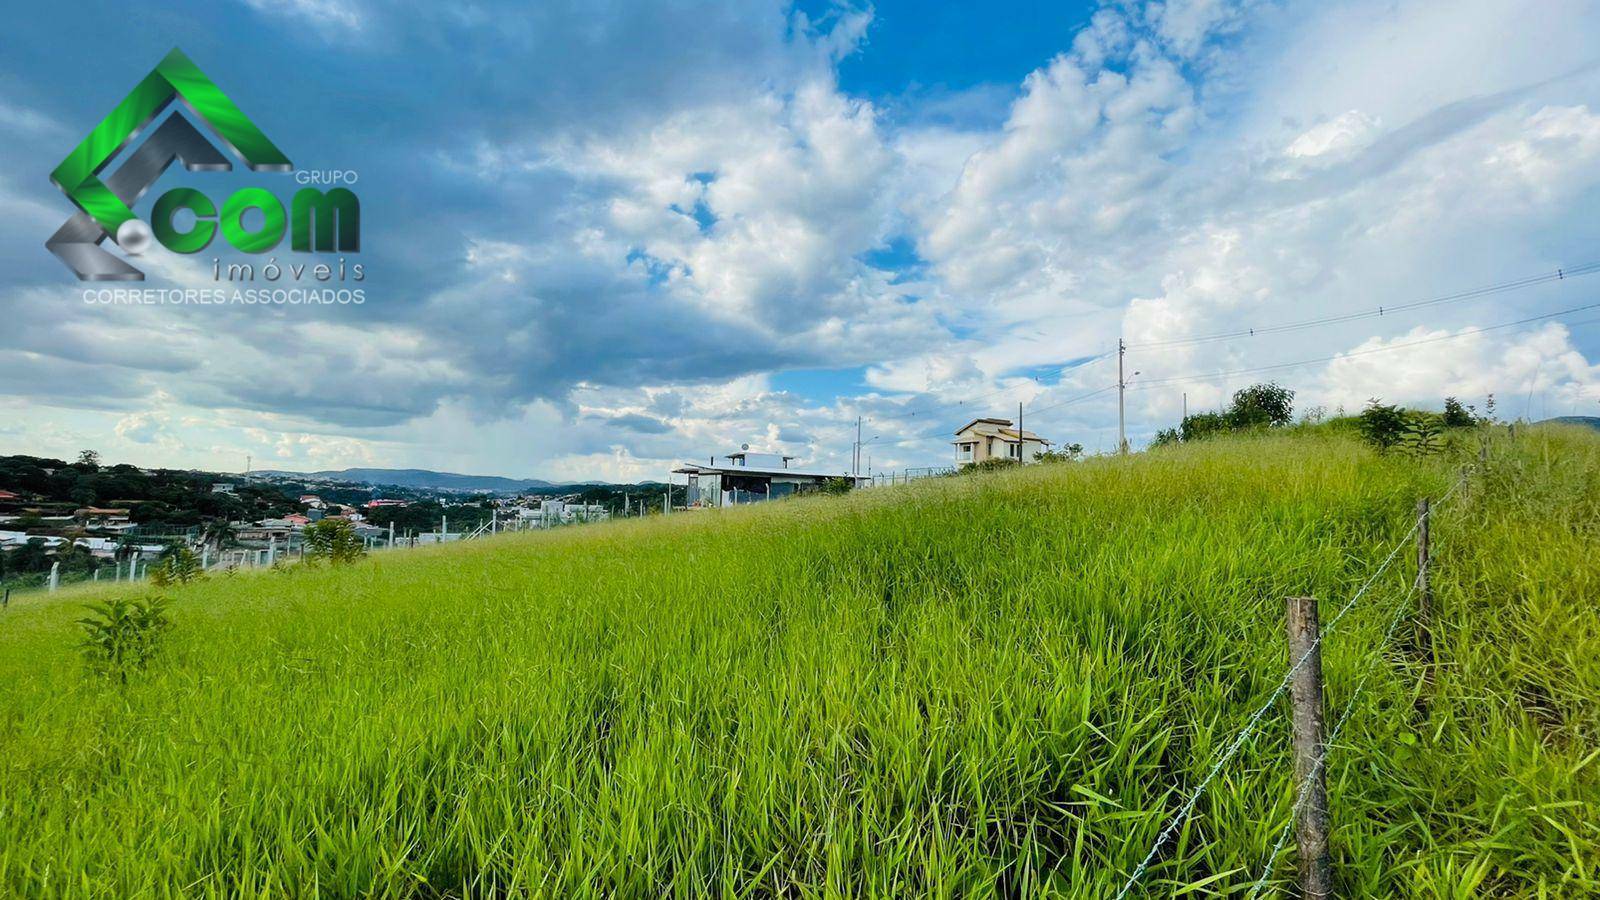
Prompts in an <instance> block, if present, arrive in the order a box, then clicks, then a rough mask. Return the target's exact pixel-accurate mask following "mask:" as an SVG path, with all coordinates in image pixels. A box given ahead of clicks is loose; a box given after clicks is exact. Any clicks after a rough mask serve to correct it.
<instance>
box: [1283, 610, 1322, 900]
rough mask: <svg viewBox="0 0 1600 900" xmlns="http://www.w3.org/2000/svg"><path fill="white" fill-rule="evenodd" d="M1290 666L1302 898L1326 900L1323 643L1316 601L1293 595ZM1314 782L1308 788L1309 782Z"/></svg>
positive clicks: (1297, 832)
mask: <svg viewBox="0 0 1600 900" xmlns="http://www.w3.org/2000/svg"><path fill="white" fill-rule="evenodd" d="M1288 601H1289V617H1288V620H1289V664H1290V665H1291V666H1293V665H1295V664H1296V663H1300V660H1301V659H1302V658H1304V659H1305V662H1304V663H1300V666H1299V668H1298V669H1295V670H1294V678H1293V681H1291V682H1290V686H1289V687H1290V691H1289V697H1290V700H1291V702H1292V705H1293V707H1294V726H1293V732H1292V742H1293V746H1294V776H1295V777H1294V782H1295V793H1294V796H1295V797H1296V798H1297V800H1298V799H1299V798H1301V797H1303V798H1304V799H1305V803H1304V806H1303V807H1302V808H1301V810H1300V815H1299V818H1298V819H1297V820H1296V822H1295V844H1296V846H1297V847H1298V848H1299V862H1300V896H1302V897H1307V898H1311V900H1324V898H1326V897H1328V896H1329V892H1330V890H1331V884H1330V881H1331V879H1330V877H1329V868H1328V779H1327V772H1326V770H1325V767H1324V766H1323V765H1322V756H1323V754H1324V753H1325V752H1326V749H1327V748H1325V747H1324V746H1323V744H1322V741H1323V716H1322V642H1321V641H1320V640H1319V639H1318V635H1319V634H1320V625H1319V624H1318V622H1317V598H1315V597H1290V598H1288ZM1308 781H1309V782H1310V783H1309V784H1308V783H1307V782H1308Z"/></svg>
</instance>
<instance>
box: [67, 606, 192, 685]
mask: <svg viewBox="0 0 1600 900" xmlns="http://www.w3.org/2000/svg"><path fill="white" fill-rule="evenodd" d="M87 608H88V609H89V611H90V612H91V613H92V615H90V616H87V617H85V618H82V619H79V620H78V624H79V625H81V626H82V627H83V632H84V640H83V643H82V644H81V645H80V646H81V647H82V649H83V655H84V659H85V660H86V661H87V662H88V663H89V667H90V668H91V669H92V670H94V671H96V672H98V673H100V674H102V675H107V676H114V677H116V678H118V679H120V680H121V681H122V682H124V683H126V682H127V680H128V674H129V673H130V672H136V671H142V670H143V669H144V668H145V667H146V666H147V665H148V664H149V662H150V660H151V658H152V657H154V656H155V655H156V651H157V650H159V649H160V647H161V639H162V637H163V636H165V635H166V633H167V632H168V631H170V630H172V621H171V620H170V619H168V618H167V601H166V599H165V598H162V597H146V598H145V599H143V600H129V599H127V598H124V597H118V598H116V599H113V600H105V601H102V602H99V603H91V604H89V605H88V607H87Z"/></svg>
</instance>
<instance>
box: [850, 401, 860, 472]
mask: <svg viewBox="0 0 1600 900" xmlns="http://www.w3.org/2000/svg"><path fill="white" fill-rule="evenodd" d="M850 474H852V475H854V476H855V477H857V478H860V477H861V417H860V416H856V452H855V453H854V454H853V455H852V457H851V459H850Z"/></svg>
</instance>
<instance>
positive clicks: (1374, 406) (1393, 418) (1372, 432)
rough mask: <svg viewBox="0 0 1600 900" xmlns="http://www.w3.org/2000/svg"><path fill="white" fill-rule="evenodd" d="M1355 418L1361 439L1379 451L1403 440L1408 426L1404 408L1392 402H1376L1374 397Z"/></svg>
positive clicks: (1383, 450)
mask: <svg viewBox="0 0 1600 900" xmlns="http://www.w3.org/2000/svg"><path fill="white" fill-rule="evenodd" d="M1356 420H1357V428H1358V429H1359V430H1360V432H1361V439H1362V440H1364V441H1366V442H1367V443H1368V444H1370V445H1371V446H1373V447H1376V448H1377V449H1378V452H1380V453H1382V452H1386V451H1387V450H1389V448H1391V447H1394V446H1395V445H1397V444H1399V443H1400V442H1401V441H1403V440H1405V438H1406V432H1407V430H1408V428H1409V426H1410V423H1409V422H1408V421H1407V420H1406V414H1405V411H1404V410H1402V409H1401V408H1400V407H1398V406H1395V405H1393V404H1390V405H1387V406H1386V405H1384V404H1382V403H1380V402H1378V398H1376V397H1374V398H1372V400H1370V401H1369V402H1368V403H1367V408H1366V409H1364V410H1362V411H1361V415H1360V416H1358V417H1357V419H1356Z"/></svg>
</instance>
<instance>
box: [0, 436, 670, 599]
mask: <svg viewBox="0 0 1600 900" xmlns="http://www.w3.org/2000/svg"><path fill="white" fill-rule="evenodd" d="M352 471H353V472H356V473H359V477H360V478H362V479H363V480H354V479H352V478H350V477H346V476H343V474H342V473H310V474H306V473H293V472H280V471H266V472H250V473H245V474H229V473H217V472H206V471H197V470H181V469H151V468H141V467H138V466H132V465H127V464H110V465H108V464H104V463H102V461H101V459H100V456H99V454H97V453H95V452H94V451H91V450H86V451H84V452H82V453H80V454H79V455H78V457H77V459H75V460H72V461H70V462H69V461H66V460H60V459H51V458H45V457H34V456H3V457H0V583H3V584H4V585H5V586H6V587H49V586H56V585H60V584H64V583H71V582H80V581H103V580H128V579H134V578H142V577H144V576H145V574H146V572H147V567H148V566H150V565H151V564H153V563H155V562H156V561H157V560H158V559H159V558H160V557H161V556H162V555H163V554H165V553H167V552H169V551H170V550H171V549H172V548H174V547H179V546H183V547H188V548H189V549H191V550H192V551H193V552H194V553H196V554H198V555H199V556H200V558H201V559H202V560H203V566H204V567H205V568H207V569H216V568H224V569H226V568H240V567H245V568H248V567H256V566H270V565H273V564H274V563H276V562H279V561H283V560H286V559H290V558H293V557H294V556H296V555H298V554H300V553H301V552H303V545H302V541H301V537H302V534H303V532H304V530H305V529H306V528H307V527H308V526H310V525H312V524H314V523H316V522H319V521H322V520H324V519H341V520H345V521H348V522H349V523H351V525H352V526H353V527H354V529H355V532H356V534H357V535H359V536H360V538H361V540H362V541H363V543H364V544H365V545H366V546H367V547H368V548H371V549H380V548H391V547H392V548H402V547H417V546H425V545H429V544H438V543H444V542H449V541H458V540H464V539H470V538H473V537H477V536H480V535H483V534H488V533H495V532H499V531H511V530H526V529H532V528H553V527H559V526H567V525H575V524H584V523H589V522H598V521H605V520H608V519H611V518H613V517H622V516H643V515H650V514H652V513H660V512H661V511H662V509H663V502H664V500H665V497H666V491H667V488H666V485H665V484H662V483H651V482H645V483H641V484H632V485H628V484H601V483H587V484H568V485H559V484H550V483H546V482H533V481H529V482H522V483H518V482H516V481H515V480H513V479H494V478H490V479H479V478H474V477H472V476H456V475H450V474H449V473H435V472H428V471H426V470H393V471H395V472H396V473H397V475H398V476H399V477H398V478H397V479H396V480H398V481H403V482H405V483H404V484H385V483H382V482H381V479H382V477H383V474H384V473H385V472H386V471H389V470H381V469H367V470H352ZM365 479H378V480H377V481H369V480H365ZM434 481H438V482H442V483H444V484H452V483H465V484H468V485H476V484H479V483H481V482H484V481H488V482H490V483H494V482H504V483H505V484H506V485H508V486H511V487H519V488H522V489H520V490H500V491H494V490H470V489H467V488H464V487H448V486H447V487H436V486H432V485H431V483H430V482H434Z"/></svg>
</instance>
